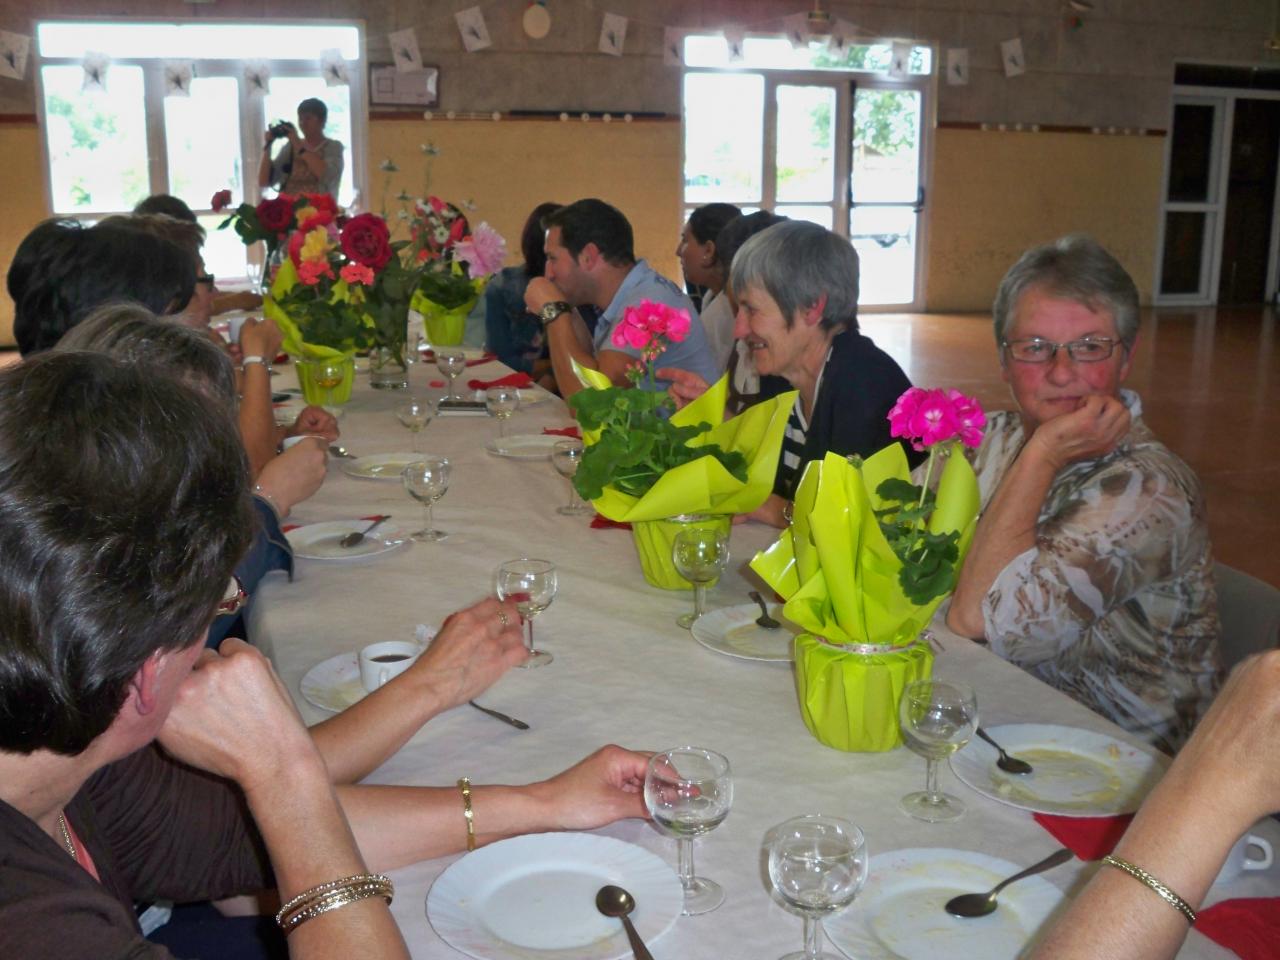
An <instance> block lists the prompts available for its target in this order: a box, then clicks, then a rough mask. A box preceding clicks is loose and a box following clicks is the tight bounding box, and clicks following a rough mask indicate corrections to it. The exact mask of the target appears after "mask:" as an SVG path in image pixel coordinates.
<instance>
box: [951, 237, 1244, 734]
mask: <svg viewBox="0 0 1280 960" xmlns="http://www.w3.org/2000/svg"><path fill="white" fill-rule="evenodd" d="M994 312H995V335H996V343H997V344H998V346H999V349H1000V362H1001V365H1002V367H1003V376H1004V379H1005V381H1006V382H1007V383H1008V384H1009V386H1010V388H1011V389H1012V392H1013V398H1014V400H1015V402H1016V403H1017V405H1018V409H1017V411H1010V412H1004V413H998V414H996V415H994V416H993V417H992V418H991V419H990V421H989V423H988V426H987V431H986V435H985V437H984V439H983V443H982V446H981V447H980V448H979V449H978V451H977V452H976V454H975V456H974V468H975V470H976V472H977V475H978V481H979V485H980V487H981V490H982V508H983V513H982V518H981V520H980V521H979V523H978V528H977V532H976V534H975V536H974V540H973V546H972V548H971V550H970V553H969V556H968V557H967V559H966V560H965V564H964V568H963V570H962V571H961V574H960V579H959V583H958V585H957V587H956V592H955V597H954V598H953V600H952V603H951V608H950V611H949V613H948V615H947V624H948V626H950V627H951V628H952V629H953V630H955V631H956V632H958V633H961V634H964V635H966V636H969V637H975V638H979V637H984V636H985V637H986V639H987V640H988V641H989V642H990V644H991V648H992V649H993V650H994V651H995V652H996V653H998V654H999V655H1000V656H1002V657H1004V658H1005V659H1007V660H1010V661H1012V662H1014V663H1016V664H1018V665H1019V666H1021V667H1023V668H1024V669H1026V670H1028V671H1029V672H1031V673H1033V674H1034V675H1036V676H1037V677H1039V678H1040V679H1042V680H1044V681H1045V682H1046V683H1048V684H1049V685H1050V686H1053V687H1056V688H1057V689H1059V690H1061V691H1063V692H1064V693H1066V694H1068V695H1069V696H1072V697H1074V698H1075V699H1077V700H1079V701H1080V702H1082V703H1084V704H1085V705H1087V706H1089V707H1091V708H1092V709H1093V710H1095V711H1097V712H1098V713H1101V714H1102V715H1104V716H1106V717H1108V718H1110V719H1111V720H1112V721H1114V722H1115V723H1117V724H1119V725H1120V726H1122V727H1124V728H1125V729H1126V730H1129V731H1131V732H1133V733H1135V734H1138V735H1140V736H1142V737H1144V738H1145V739H1147V740H1148V741H1149V742H1151V743H1154V744H1156V745H1157V746H1160V747H1164V748H1173V749H1176V748H1177V747H1178V746H1180V745H1181V744H1182V743H1183V741H1185V740H1186V738H1187V736H1188V735H1189V734H1190V732H1191V729H1192V727H1193V726H1195V723H1196V721H1197V720H1198V719H1199V717H1200V715H1201V714H1202V713H1203V712H1204V710H1205V709H1206V708H1207V707H1208V705H1209V702H1210V700H1211V699H1212V698H1213V695H1214V691H1215V690H1216V688H1217V684H1218V681H1219V674H1220V667H1219V656H1218V633H1219V625H1218V615H1217V599H1216V595H1215V592H1214V585H1213V559H1212V557H1211V555H1210V550H1209V533H1208V529H1207V527H1206V523H1205V506H1204V499H1203V497H1202V495H1201V492H1200V483H1199V481H1198V480H1197V478H1196V475H1195V474H1194V473H1193V472H1192V471H1191V469H1190V468H1189V467H1188V466H1187V465H1186V464H1185V463H1183V462H1182V461H1181V460H1180V459H1178V458H1177V457H1176V456H1175V455H1174V454H1173V453H1172V452H1171V451H1170V450H1169V449H1168V448H1167V447H1165V446H1164V445H1163V444H1161V443H1160V442H1159V441H1157V440H1156V438H1155V437H1154V436H1153V435H1152V433H1151V430H1150V429H1149V428H1148V427H1147V426H1146V424H1145V423H1143V421H1142V405H1141V402H1140V401H1139V399H1138V396H1137V395H1136V394H1134V393H1133V392H1131V391H1128V390H1122V389H1121V386H1120V385H1121V384H1122V383H1123V382H1124V380H1125V377H1126V376H1127V375H1128V373H1129V369H1130V367H1131V365H1132V363H1133V351H1134V346H1135V343H1136V340H1137V335H1138V291H1137V288H1136V287H1135V286H1134V283H1133V280H1132V279H1130V277H1129V275H1128V274H1127V273H1126V272H1125V270H1124V268H1123V267H1121V266H1120V264H1119V263H1118V262H1117V261H1116V260H1115V258H1114V257H1112V256H1111V255H1110V254H1109V253H1107V251H1106V250H1104V249H1103V248H1102V247H1101V246H1099V245H1098V244H1097V243H1096V242H1095V241H1093V240H1091V239H1089V238H1087V237H1080V236H1072V237H1065V238H1063V239H1061V240H1058V241H1057V242H1056V243H1052V244H1047V245H1045V246H1042V247H1036V248H1034V249H1032V250H1029V251H1028V252H1027V253H1025V254H1024V255H1023V256H1022V258H1021V259H1020V260H1019V261H1018V262H1017V263H1016V264H1014V266H1013V267H1012V268H1011V269H1010V270H1009V272H1008V273H1007V274H1006V275H1005V278H1004V280H1003V281H1002V282H1001V284H1000V289H999V292H998V293H997V295H996V301H995V307H994Z"/></svg>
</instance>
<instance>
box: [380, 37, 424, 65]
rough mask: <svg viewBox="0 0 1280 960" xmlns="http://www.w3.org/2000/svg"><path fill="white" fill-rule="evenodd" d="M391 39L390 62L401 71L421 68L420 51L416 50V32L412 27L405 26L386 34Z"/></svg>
mask: <svg viewBox="0 0 1280 960" xmlns="http://www.w3.org/2000/svg"><path fill="white" fill-rule="evenodd" d="M387 39H388V40H389V41H391V62H392V63H394V64H395V66H396V69H397V70H399V71H400V72H401V73H415V72H417V71H418V70H421V69H422V53H421V51H419V50H418V34H417V31H415V30H414V29H413V27H405V28H404V29H403V30H396V31H394V32H393V33H388V34H387Z"/></svg>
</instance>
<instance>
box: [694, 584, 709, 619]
mask: <svg viewBox="0 0 1280 960" xmlns="http://www.w3.org/2000/svg"><path fill="white" fill-rule="evenodd" d="M706 604H707V585H706V584H705V583H695V584H694V585H693V615H694V616H695V617H700V616H702V614H703V613H704V612H705V608H706Z"/></svg>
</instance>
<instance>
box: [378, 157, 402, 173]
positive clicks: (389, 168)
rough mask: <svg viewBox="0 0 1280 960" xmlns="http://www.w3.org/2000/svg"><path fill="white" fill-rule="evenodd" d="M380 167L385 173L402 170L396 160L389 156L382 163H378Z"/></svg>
mask: <svg viewBox="0 0 1280 960" xmlns="http://www.w3.org/2000/svg"><path fill="white" fill-rule="evenodd" d="M378 169H379V170H381V171H382V172H383V173H399V172H400V168H399V167H397V166H396V164H395V161H394V160H392V159H391V158H390V157H387V159H385V160H383V161H382V162H381V163H380V164H378Z"/></svg>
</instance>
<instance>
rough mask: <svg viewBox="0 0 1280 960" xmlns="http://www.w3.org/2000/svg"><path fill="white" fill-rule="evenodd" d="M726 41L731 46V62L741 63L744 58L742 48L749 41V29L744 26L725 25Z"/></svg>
mask: <svg viewBox="0 0 1280 960" xmlns="http://www.w3.org/2000/svg"><path fill="white" fill-rule="evenodd" d="M724 42H725V43H726V44H727V45H728V47H729V62H730V63H741V62H742V59H743V53H742V48H743V47H744V46H745V45H746V42H747V31H746V30H744V29H743V28H742V27H725V28H724Z"/></svg>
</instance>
